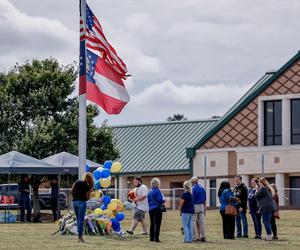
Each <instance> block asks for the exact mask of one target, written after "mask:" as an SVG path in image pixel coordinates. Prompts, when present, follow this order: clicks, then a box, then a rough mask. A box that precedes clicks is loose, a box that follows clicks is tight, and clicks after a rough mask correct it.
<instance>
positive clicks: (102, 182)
mask: <svg viewBox="0 0 300 250" xmlns="http://www.w3.org/2000/svg"><path fill="white" fill-rule="evenodd" d="M121 169H122V165H121V163H120V162H114V163H113V162H112V161H105V162H104V164H103V167H99V168H97V169H96V170H95V171H94V172H93V176H94V180H95V189H96V190H99V189H101V188H108V187H109V186H110V182H111V174H112V173H118V172H120V171H121Z"/></svg>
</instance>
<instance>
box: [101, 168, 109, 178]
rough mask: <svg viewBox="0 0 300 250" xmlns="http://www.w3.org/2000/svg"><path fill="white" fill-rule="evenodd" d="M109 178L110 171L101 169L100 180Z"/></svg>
mask: <svg viewBox="0 0 300 250" xmlns="http://www.w3.org/2000/svg"><path fill="white" fill-rule="evenodd" d="M109 176H110V170H109V169H103V171H102V178H107V177H109Z"/></svg>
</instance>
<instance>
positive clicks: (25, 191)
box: [18, 174, 31, 222]
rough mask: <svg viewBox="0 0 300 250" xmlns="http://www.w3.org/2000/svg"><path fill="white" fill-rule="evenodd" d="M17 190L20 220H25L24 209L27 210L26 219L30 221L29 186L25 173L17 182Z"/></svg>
mask: <svg viewBox="0 0 300 250" xmlns="http://www.w3.org/2000/svg"><path fill="white" fill-rule="evenodd" d="M18 190H19V194H20V210H21V215H20V221H21V222H25V210H27V214H26V221H27V222H31V204H30V187H29V176H28V175H27V174H26V175H22V176H21V181H20V182H19V184H18Z"/></svg>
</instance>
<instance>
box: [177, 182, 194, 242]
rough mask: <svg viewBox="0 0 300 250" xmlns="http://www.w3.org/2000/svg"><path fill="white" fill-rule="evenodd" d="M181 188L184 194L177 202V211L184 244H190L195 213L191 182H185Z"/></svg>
mask: <svg viewBox="0 0 300 250" xmlns="http://www.w3.org/2000/svg"><path fill="white" fill-rule="evenodd" d="M183 188H184V192H183V194H182V195H181V198H180V201H179V210H180V212H181V222H182V227H183V232H184V243H191V242H192V240H193V215H194V213H195V208H194V197H193V195H192V185H191V182H190V181H185V182H184V183H183Z"/></svg>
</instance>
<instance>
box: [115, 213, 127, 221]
mask: <svg viewBox="0 0 300 250" xmlns="http://www.w3.org/2000/svg"><path fill="white" fill-rule="evenodd" d="M116 219H117V220H118V221H122V220H124V219H125V214H124V213H117V214H116Z"/></svg>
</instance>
